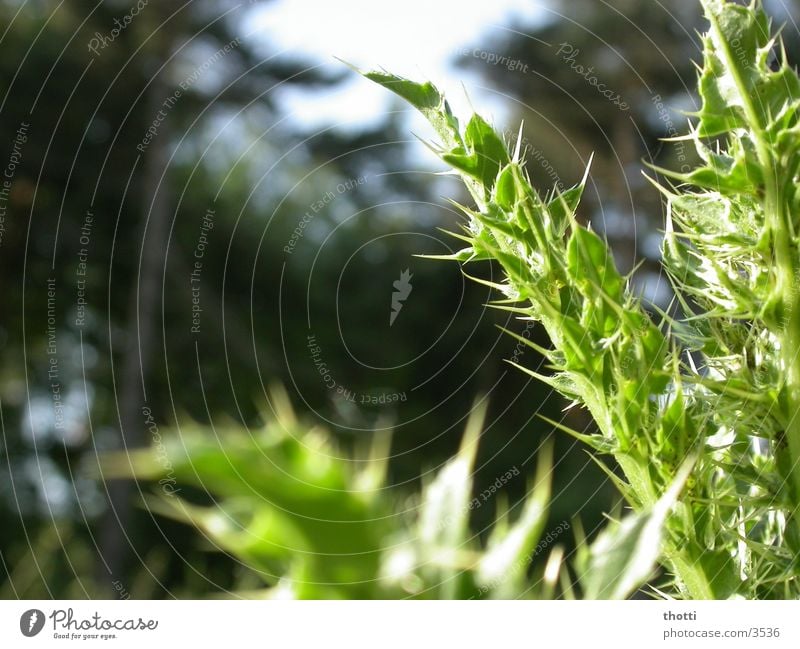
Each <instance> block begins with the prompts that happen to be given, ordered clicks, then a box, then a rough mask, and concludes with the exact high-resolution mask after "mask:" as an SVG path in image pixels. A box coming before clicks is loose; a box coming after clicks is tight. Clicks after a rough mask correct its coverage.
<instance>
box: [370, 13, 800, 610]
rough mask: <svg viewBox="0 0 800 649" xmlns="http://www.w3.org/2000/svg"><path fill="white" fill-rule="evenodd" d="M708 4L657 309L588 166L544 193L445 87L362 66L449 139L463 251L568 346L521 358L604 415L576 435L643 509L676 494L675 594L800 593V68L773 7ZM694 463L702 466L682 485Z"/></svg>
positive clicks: (667, 551) (672, 515)
mask: <svg viewBox="0 0 800 649" xmlns="http://www.w3.org/2000/svg"><path fill="white" fill-rule="evenodd" d="M703 7H704V9H705V13H706V17H707V19H708V20H709V22H710V29H709V31H708V33H707V34H706V35H705V36H704V37H703V45H704V55H703V65H702V68H701V69H700V74H699V93H700V97H701V99H702V107H701V109H700V111H699V112H697V113H696V114H695V115H693V117H694V118H695V122H694V125H693V126H692V128H691V131H690V133H689V134H688V135H687V136H686V138H685V139H688V140H691V141H692V142H693V143H694V145H695V147H696V149H697V152H698V154H699V156H700V158H701V160H702V164H700V166H698V167H697V168H695V169H692V170H691V171H690V172H688V173H674V172H670V171H668V170H664V169H657V171H658V172H660V173H661V174H662V175H663V176H665V177H666V178H668V179H669V180H670V181H671V182H670V184H668V185H666V186H660V187H659V188H660V190H661V191H662V192H663V194H664V195H665V196H666V198H667V202H668V213H669V216H668V221H667V228H666V229H667V232H666V236H665V239H664V246H663V265H664V268H665V270H666V272H667V273H668V275H669V277H670V278H671V280H672V285H673V288H674V294H675V301H676V305H677V307H678V308H676V309H674V310H673V313H671V314H668V313H659V314H658V315H657V318H656V319H655V320H654V319H653V318H652V317H651V315H650V314H649V313H648V311H647V310H646V309H645V307H644V305H643V304H642V301H641V299H639V298H638V297H636V296H635V295H634V294H633V293H632V291H631V288H630V283H629V279H630V278H629V277H623V276H621V275H620V273H619V272H618V271H617V269H616V267H615V264H614V261H613V257H612V255H611V252H610V250H609V249H608V247H607V245H606V243H605V242H604V241H603V240H602V239H601V238H600V237H599V236H598V235H597V234H595V233H594V232H592V230H591V228H589V227H585V226H583V225H581V224H580V223H579V222H578V220H577V218H576V212H577V208H578V203H579V201H580V198H581V194H582V192H583V189H584V186H585V180H586V179H585V178H584V181H583V182H581V183H580V184H579V185H577V186H575V187H573V188H571V189H569V190H567V191H564V192H558V191H557V190H554V191H553V192H552V193H551V194H549V195H547V196H544V197H542V196H540V195H539V194H538V193H537V192H536V191H535V190H534V189H533V188H532V186H531V183H530V181H529V179H528V176H527V174H526V172H525V167H524V160H523V159H521V156H520V152H519V149H518V148H517V150H516V151H515V152H514V154H513V155H510V154H509V153H508V151H507V147H506V146H505V143H504V142H503V140H502V139H501V137H500V136H499V135H498V134H497V133H496V132H495V131H494V130H493V129H492V128H491V127H490V126H489V124H487V122H486V121H485V120H483V119H482V118H481V117H479V116H477V115H475V116H473V117H472V118H471V120H470V121H469V123H468V124H467V126H466V128H465V129H464V130H463V132H462V131H461V130H460V129H459V126H458V124H457V121H456V120H455V118H454V117H453V116H452V114H451V111H450V110H449V108H448V105H447V102H446V101H445V100H444V98H443V97H442V96H441V95H440V94H439V93H438V92H437V91H436V89H435V88H434V87H433V86H432V85H431V84H421V85H420V84H415V83H413V82H410V81H408V80H405V79H401V78H398V77H395V76H393V75H390V74H385V73H367V74H366V76H367V77H368V78H370V79H372V80H373V81H376V82H377V83H380V84H381V85H383V86H385V87H387V88H388V89H390V90H392V91H394V92H395V93H397V94H398V95H400V96H402V97H404V98H405V99H406V100H408V101H409V102H410V103H411V104H412V105H414V106H416V107H418V108H420V110H422V112H423V114H425V115H426V116H427V117H428V118H429V119H430V121H431V123H432V124H433V126H434V128H435V129H436V130H437V132H438V134H439V135H440V137H441V140H442V143H443V144H442V146H440V147H437V148H436V149H435V150H436V153H437V154H438V155H439V157H440V158H441V159H442V160H443V161H444V162H445V163H447V164H449V165H450V166H451V167H452V168H453V169H454V170H455V171H456V172H457V173H458V174H460V175H461V177H462V178H463V179H464V181H465V183H466V186H467V188H468V189H469V191H470V193H471V195H472V197H473V198H474V200H475V203H476V205H477V208H476V209H471V208H469V207H466V206H459V207H460V208H461V210H462V211H463V212H464V213H465V214H466V216H467V217H468V222H467V225H466V228H465V232H464V233H463V234H455V236H457V237H459V238H460V239H463V240H464V241H465V242H466V244H467V246H466V247H465V248H464V249H463V250H462V251H460V252H459V253H457V254H455V255H452V257H451V258H453V259H456V260H458V261H461V262H473V261H476V260H487V259H491V260H494V261H495V262H498V263H499V264H500V265H501V266H502V269H503V271H504V273H505V277H506V281H505V282H504V283H498V284H495V285H494V288H496V289H497V291H498V292H500V293H501V294H502V295H503V299H501V300H500V301H499V302H498V306H500V307H502V308H505V309H509V310H511V311H514V312H515V313H518V314H519V316H520V318H523V319H533V320H536V321H538V322H540V323H541V324H542V325H543V326H544V328H545V330H546V331H547V333H548V335H549V337H550V339H551V341H552V344H553V347H552V348H551V349H543V348H540V347H536V349H537V351H539V352H540V353H541V354H543V355H544V356H545V357H546V358H547V359H548V360H549V362H550V369H551V370H552V374H549V375H542V374H539V373H536V372H533V371H531V370H528V369H525V368H522V369H524V370H525V371H526V372H528V373H529V374H532V375H533V376H535V377H536V378H538V379H540V380H542V381H544V382H546V383H547V384H549V385H550V386H552V387H553V388H554V389H556V390H557V391H559V392H560V393H561V394H563V395H564V396H566V397H567V398H569V399H570V400H573V401H574V403H575V404H577V405H582V406H585V407H586V408H587V409H588V410H589V412H590V413H591V415H592V417H593V418H594V420H595V422H596V423H597V428H598V432H597V433H596V434H588V435H587V434H582V433H578V432H576V431H570V430H568V431H567V432H569V433H570V434H572V435H574V436H575V437H577V438H579V439H581V440H582V441H584V442H586V443H587V444H588V445H590V446H591V447H592V448H594V449H595V450H596V451H598V452H599V453H600V454H605V455H611V456H613V457H614V459H615V460H616V463H617V464H618V465H619V467H620V468H621V469H622V472H623V473H624V476H625V477H624V479H620V478H617V477H616V476H615V474H614V472H612V471H611V470H610V469H608V474H609V476H611V477H612V479H614V480H615V482H616V484H617V485H618V486H619V488H620V491H621V492H622V494H623V495H624V496H625V498H626V499H627V501H628V502H629V503H630V505H631V507H632V508H633V509H634V511H635V512H637V513H638V515H639V516H651V515H652V513H653V512H654V511H655V509H656V508H657V503H659V502H662V501H661V499H662V498H663V497H664V495H665V494H667V493H670V492H671V491H674V490H676V489H679V490H680V494H679V495H678V496H677V499H676V502H674V503H672V504H671V506H670V507H669V515H667V516H665V517H664V520H663V523H664V524H663V539H662V541H661V545H660V552H659V558H660V561H661V563H662V564H663V565H664V567H665V568H667V570H668V571H670V573H671V574H672V575H673V576H674V578H675V586H676V591H677V593H678V594H681V595H683V596H686V597H695V598H725V597H732V596H743V597H749V598H755V597H792V598H794V597H796V596H797V595H798V593H800V584H799V583H798V578H797V577H798V560H799V559H798V556H800V545H799V544H798V534H797V530H798V529H800V512H798V503H800V416H799V415H798V413H799V412H800V290H799V286H798V281H797V280H798V278H800V272H799V271H800V259H799V258H798V227H800V209H798V208H799V207H800V205H798V199H800V195H799V194H798V191H800V190H798V162H799V161H800V126H799V125H798V107H799V106H800V82H799V81H798V77H797V74H796V72H795V71H794V70H793V69H792V68H791V67H790V66H789V64H788V62H787V60H786V57H785V54H784V53H783V51H782V49H781V48H780V47H779V45H778V43H777V42H776V38H775V37H774V36H773V35H772V32H771V30H770V24H769V20H768V18H767V16H766V14H765V13H764V11H763V9H762V8H761V6H760V4H759V3H756V2H754V3H753V4H751V5H750V6H747V7H744V6H740V5H737V4H734V3H732V2H723V1H721V0H704V2H703ZM776 50H778V57H779V58H778V61H777V63H775V64H774V65H773V61H772V60H771V58H770V57H773V56H775V54H776ZM773 67H774V68H776V69H773ZM521 139H522V138H521V137H520V138H519V140H521ZM587 173H588V170H587ZM519 339H520V340H521V341H523V342H525V343H526V344H529V345H532V343H530V341H528V340H527V339H526V338H521V337H520V338H519ZM532 346H533V345H532ZM561 428H564V427H563V426H561ZM682 465H684V466H687V467H691V472H690V473H689V475H688V476H687V479H685V484H682V485H679V484H677V483H676V477H677V476H679V474H681V471H680V467H681V466H682ZM679 482H681V483H682V482H684V480H683V478H681V479H680V481H679Z"/></svg>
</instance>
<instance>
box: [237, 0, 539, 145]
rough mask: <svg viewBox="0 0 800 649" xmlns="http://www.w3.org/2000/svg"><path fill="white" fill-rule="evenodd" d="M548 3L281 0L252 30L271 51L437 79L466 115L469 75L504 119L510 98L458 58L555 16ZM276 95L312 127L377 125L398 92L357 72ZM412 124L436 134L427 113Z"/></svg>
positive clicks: (255, 19) (479, 98)
mask: <svg viewBox="0 0 800 649" xmlns="http://www.w3.org/2000/svg"><path fill="white" fill-rule="evenodd" d="M544 6H545V0H494V1H493V2H486V1H485V0H466V1H465V0H461V1H460V2H459V1H457V0H403V1H402V2H398V3H384V2H376V1H375V0H371V1H365V0H339V1H337V2H331V1H330V0H327V1H326V0H305V1H304V0H278V1H276V2H274V3H269V4H267V5H265V6H264V7H261V8H258V9H256V10H254V11H253V12H252V13H251V15H250V17H249V19H248V21H247V24H246V27H245V30H246V31H247V32H248V33H250V34H251V35H252V36H253V37H256V35H257V34H259V33H260V34H262V35H263V37H264V39H265V40H266V42H267V43H268V45H269V50H270V52H272V53H274V52H275V51H280V52H281V55H282V56H286V57H291V58H294V59H296V60H301V61H307V62H308V64H309V66H314V65H323V66H325V67H328V68H330V69H334V68H339V67H340V66H342V64H341V63H339V62H338V61H336V60H335V59H334V58H333V57H334V56H337V57H339V58H341V59H344V60H345V61H348V62H350V63H352V64H354V65H356V66H358V67H360V68H362V69H376V68H381V67H382V68H385V69H386V70H388V71H390V72H392V73H395V74H400V75H402V76H405V77H408V78H411V79H414V80H417V81H424V80H430V81H433V83H435V84H436V85H437V87H439V89H440V90H442V91H444V92H445V94H446V95H447V97H448V101H449V102H450V104H451V106H452V107H453V110H454V111H455V113H456V114H457V115H458V116H459V117H465V116H468V115H469V114H470V113H471V108H470V105H469V102H468V100H467V98H466V96H465V93H464V87H463V86H462V82H463V83H464V84H465V85H466V89H467V92H468V93H469V98H470V99H471V100H472V102H473V103H474V104H476V107H477V104H478V103H480V111H479V112H481V113H482V114H484V115H486V116H487V117H495V118H497V119H499V118H501V117H502V116H503V115H505V114H506V111H505V110H504V109H503V108H502V104H503V102H502V101H501V100H500V99H499V98H497V97H492V96H491V94H490V93H489V92H488V91H481V90H480V81H479V80H477V79H475V77H473V76H471V75H470V76H467V75H466V74H465V73H464V72H463V71H459V72H458V73H454V69H453V66H452V61H453V59H454V58H455V57H456V56H457V52H458V50H460V49H461V48H462V47H466V46H469V47H475V46H481V45H484V44H485V43H486V42H487V41H488V40H489V39H498V40H500V39H501V38H502V37H503V35H504V34H503V32H504V26H505V25H512V24H513V25H528V26H530V25H536V24H541V23H542V22H544V21H545V20H546V19H547V18H548V17H549V16H548V14H547V12H546V11H545V10H544ZM500 54H502V52H501V53H500ZM473 80H474V81H476V83H475V84H474V85H472V84H471V83H470V82H471V81H473ZM276 96H277V98H278V99H279V101H280V103H281V105H282V106H283V107H284V108H285V109H286V110H288V111H290V112H292V113H293V118H294V119H295V120H296V121H297V122H299V123H301V124H303V125H304V126H306V127H311V128H319V127H323V126H325V125H329V124H332V123H333V124H341V127H342V128H343V129H346V130H350V129H359V128H363V127H364V126H366V125H374V124H375V123H377V122H380V121H381V120H382V115H383V114H384V113H385V111H387V110H390V109H391V107H392V105H393V104H392V95H391V93H389V92H388V91H386V90H384V89H382V88H379V87H377V86H374V85H373V84H371V83H369V82H367V81H366V80H363V79H359V78H356V77H353V80H352V81H350V82H347V83H344V84H341V87H339V88H337V89H335V90H334V91H332V92H330V93H325V94H322V93H320V92H318V91H314V92H313V94H312V93H306V92H302V91H297V90H289V91H285V90H281V91H279V92H278V94H277V95H276ZM410 126H411V128H412V129H413V130H414V131H415V132H416V133H419V134H420V135H423V136H428V135H429V133H430V131H429V130H428V129H427V128H426V127H425V126H424V123H423V120H422V119H421V118H417V117H414V118H412V121H411V122H410Z"/></svg>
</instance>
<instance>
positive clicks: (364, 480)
mask: <svg viewBox="0 0 800 649" xmlns="http://www.w3.org/2000/svg"><path fill="white" fill-rule="evenodd" d="M271 401H272V403H271V404H270V405H271V407H272V409H273V411H274V412H275V414H276V416H269V417H265V420H266V422H267V423H266V424H265V425H264V427H263V428H262V429H260V430H257V431H253V432H252V433H245V432H244V431H242V430H241V429H240V428H238V427H231V428H230V429H228V428H225V429H224V430H222V429H219V428H215V429H211V430H209V429H200V428H194V427H193V428H192V429H191V430H183V431H172V433H174V434H165V435H164V439H165V440H166V442H165V447H164V448H163V449H160V451H159V452H156V453H153V452H152V451H151V450H149V449H148V450H143V451H138V452H134V453H132V454H127V455H118V456H113V457H111V458H109V459H108V461H107V462H106V472H107V475H108V476H114V475H116V476H120V475H126V474H128V473H129V472H130V471H131V467H133V473H134V474H135V475H136V476H137V477H138V478H139V479H142V480H158V479H163V476H164V475H166V474H167V473H169V476H170V489H169V494H167V495H162V496H161V497H157V498H156V497H153V498H150V499H149V500H148V502H147V505H148V507H149V509H150V510H151V511H153V512H156V513H159V514H162V515H164V516H168V517H171V518H174V519H176V520H179V521H181V522H184V523H187V524H191V525H193V526H195V527H196V528H197V529H198V531H199V532H200V533H201V534H202V535H203V537H205V539H206V541H207V542H208V543H209V545H210V546H211V548H213V549H215V550H221V551H224V552H227V553H229V554H230V555H232V556H233V557H235V558H236V559H237V560H238V561H241V562H243V563H244V564H245V565H246V566H248V567H249V568H251V569H252V570H254V571H255V572H256V573H257V574H258V575H259V576H260V577H261V578H262V580H263V582H264V584H265V588H264V589H260V590H255V591H248V592H242V593H238V594H239V595H241V596H248V597H259V598H260V597H264V598H302V599H384V598H424V599H468V598H476V599H477V598H510V597H513V598H517V597H549V596H550V595H552V593H553V592H554V591H555V589H556V588H558V587H559V585H558V583H557V580H558V578H559V570H558V567H559V564H560V562H561V557H562V555H563V550H562V549H561V547H560V546H556V545H553V546H552V547H545V546H546V545H549V544H545V543H541V539H542V536H543V532H545V522H546V519H547V505H548V502H549V498H550V482H549V474H550V454H549V453H548V452H547V451H543V452H542V454H541V455H540V461H539V468H538V471H537V473H538V477H537V479H536V481H535V482H534V483H532V484H531V487H530V490H529V493H528V497H527V498H526V500H525V501H524V502H523V503H520V504H519V505H517V506H516V507H514V508H512V509H511V510H510V511H509V510H508V509H507V508H506V507H505V506H503V504H502V503H503V500H502V498H501V497H498V498H497V501H496V502H497V522H496V524H495V525H494V526H493V528H492V529H491V530H489V531H488V532H489V533H488V534H487V535H486V540H485V541H481V540H480V538H479V535H478V534H474V533H473V532H471V531H470V526H469V518H470V514H471V512H472V510H473V509H474V506H475V505H474V499H473V483H472V474H473V464H474V461H475V453H476V451H477V447H478V441H479V437H480V433H481V426H482V421H483V409H482V408H478V409H476V411H475V414H474V415H473V417H472V419H471V420H470V422H469V423H468V425H467V430H466V433H465V436H464V439H463V442H462V444H461V449H460V451H459V453H458V454H457V455H456V456H455V457H454V458H452V459H451V460H450V461H449V462H448V463H447V464H446V465H445V466H444V467H442V468H441V469H440V470H439V471H438V472H436V474H435V476H434V477H433V478H432V479H431V480H430V481H429V482H428V483H427V484H426V485H425V486H424V487H423V489H422V491H421V493H420V494H419V495H418V496H416V497H409V498H402V497H401V496H399V494H400V493H402V491H401V490H399V489H397V488H393V487H390V486H388V485H387V475H386V472H387V459H388V453H389V443H388V442H389V440H388V438H386V437H383V438H378V439H377V440H376V441H375V443H374V444H373V445H372V447H371V448H370V449H369V450H368V451H367V452H365V453H363V454H362V456H350V455H342V452H341V450H339V449H338V448H337V447H336V445H335V444H334V442H333V438H332V437H331V436H330V434H329V433H327V432H326V431H325V430H323V429H320V428H316V429H311V430H309V429H308V428H307V427H306V426H305V425H303V424H302V423H300V422H298V421H297V419H296V417H295V415H294V413H293V412H292V410H291V406H290V405H289V402H288V399H287V398H286V395H285V394H284V393H283V392H282V391H280V390H277V389H276V390H275V391H274V392H273V395H272V399H271ZM165 458H168V466H167V462H165ZM209 496H210V497H211V499H212V503H211V504H202V505H201V504H197V503H198V501H201V500H202V499H203V497H206V498H207V497H209ZM481 506H487V507H489V506H495V504H486V505H483V504H481ZM537 545H538V548H537ZM534 551H538V552H547V554H548V555H549V560H550V564H551V566H550V569H549V571H548V576H547V577H546V578H545V577H544V576H542V575H541V574H540V575H539V577H538V578H537V579H536V580H534V581H531V579H530V574H531V573H530V571H529V567H530V559H529V557H530V556H531V555H532V553H534Z"/></svg>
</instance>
